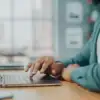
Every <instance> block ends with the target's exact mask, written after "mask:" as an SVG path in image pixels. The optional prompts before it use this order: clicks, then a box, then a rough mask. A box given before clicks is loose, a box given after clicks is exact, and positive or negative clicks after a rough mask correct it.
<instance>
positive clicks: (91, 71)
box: [25, 0, 100, 92]
mask: <svg viewBox="0 0 100 100" xmlns="http://www.w3.org/2000/svg"><path fill="white" fill-rule="evenodd" d="M93 2H94V4H96V5H99V4H100V0H93ZM99 33H100V20H97V21H96V23H95V25H94V31H93V34H92V36H91V38H90V39H89V41H88V42H87V44H86V45H85V46H84V47H83V48H82V50H81V51H80V53H78V54H76V55H75V56H74V57H72V58H71V59H69V60H66V59H61V60H58V61H56V60H55V59H54V57H51V56H43V57H40V58H38V59H37V60H36V61H35V62H33V63H30V64H28V65H27V66H28V67H26V69H25V71H26V72H27V71H28V70H30V77H33V76H34V74H36V73H37V71H40V72H41V73H47V74H50V75H52V76H55V78H58V79H60V78H63V79H64V80H66V81H69V82H75V83H77V84H79V85H80V86H82V87H84V88H87V89H88V90H90V91H96V92H100V44H99V43H100V34H99ZM66 55H67V53H66Z"/></svg>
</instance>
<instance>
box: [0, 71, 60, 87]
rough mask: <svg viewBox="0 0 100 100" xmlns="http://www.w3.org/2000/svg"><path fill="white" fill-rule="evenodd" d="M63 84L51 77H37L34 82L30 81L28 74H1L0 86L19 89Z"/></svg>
mask: <svg viewBox="0 0 100 100" xmlns="http://www.w3.org/2000/svg"><path fill="white" fill-rule="evenodd" d="M59 85H61V82H60V81H59V80H57V79H55V78H53V77H51V76H42V78H41V76H39V75H36V76H34V77H33V79H32V80H30V79H29V76H28V74H27V73H25V72H23V73H19V72H16V73H13V72H9V73H5V72H4V73H1V74H0V86H1V87H18V86H20V87H21V86H25V87H26V86H27V87H29V86H59Z"/></svg>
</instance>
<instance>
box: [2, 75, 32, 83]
mask: <svg viewBox="0 0 100 100" xmlns="http://www.w3.org/2000/svg"><path fill="white" fill-rule="evenodd" d="M0 83H2V84H29V83H32V81H31V80H30V79H29V77H28V76H27V75H25V74H24V75H23V74H21V75H19V74H2V75H0Z"/></svg>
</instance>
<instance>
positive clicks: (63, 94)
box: [0, 82, 100, 100]
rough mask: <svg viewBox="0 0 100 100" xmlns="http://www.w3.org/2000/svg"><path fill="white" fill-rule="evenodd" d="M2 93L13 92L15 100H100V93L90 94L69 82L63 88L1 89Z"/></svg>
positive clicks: (63, 84) (64, 83)
mask: <svg viewBox="0 0 100 100" xmlns="http://www.w3.org/2000/svg"><path fill="white" fill-rule="evenodd" d="M0 91H11V92H13V93H14V95H15V96H14V98H13V100H100V93H93V92H89V91H88V90H86V89H83V88H82V87H80V86H78V85H77V84H74V83H69V82H62V86H52V87H27V88H25V87H24V88H21V87H20V88H0Z"/></svg>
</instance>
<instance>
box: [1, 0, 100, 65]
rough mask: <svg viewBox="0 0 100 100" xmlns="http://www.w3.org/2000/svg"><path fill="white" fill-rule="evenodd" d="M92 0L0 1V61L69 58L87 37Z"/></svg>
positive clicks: (90, 28) (91, 22) (94, 15)
mask: <svg viewBox="0 0 100 100" xmlns="http://www.w3.org/2000/svg"><path fill="white" fill-rule="evenodd" d="M98 15H99V12H98V11H97V10H96V7H95V6H94V5H93V3H92V0H0V64H1V65H2V64H11V63H15V64H24V63H26V62H28V61H32V60H34V59H36V58H37V57H39V56H43V55H49V56H54V57H56V58H62V57H66V59H68V58H70V57H72V56H73V55H75V54H76V53H78V52H79V51H80V50H81V48H82V47H83V46H84V45H85V43H86V42H87V41H88V39H89V38H90V36H91V34H92V31H93V26H94V23H95V21H96V19H97V18H98Z"/></svg>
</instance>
